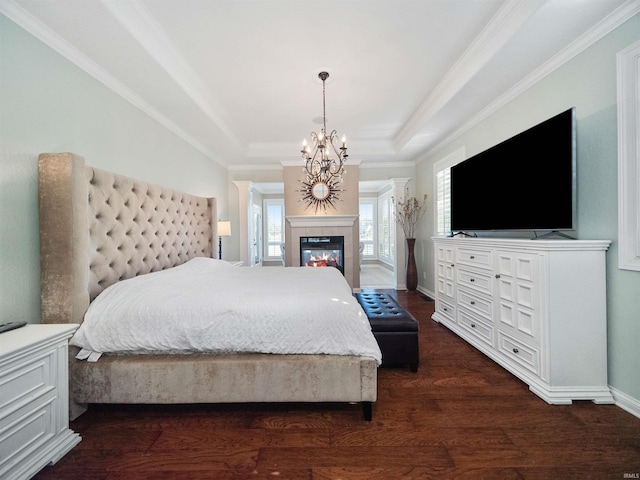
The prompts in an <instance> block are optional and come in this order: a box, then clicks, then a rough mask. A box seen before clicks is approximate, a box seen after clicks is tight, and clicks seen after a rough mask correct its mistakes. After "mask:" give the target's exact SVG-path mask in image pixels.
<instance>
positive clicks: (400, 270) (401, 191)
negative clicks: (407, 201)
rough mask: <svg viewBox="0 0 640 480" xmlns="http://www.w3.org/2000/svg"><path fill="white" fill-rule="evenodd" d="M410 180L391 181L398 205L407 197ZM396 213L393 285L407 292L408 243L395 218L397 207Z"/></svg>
mask: <svg viewBox="0 0 640 480" xmlns="http://www.w3.org/2000/svg"><path fill="white" fill-rule="evenodd" d="M409 180H411V179H410V178H392V179H391V184H392V188H393V190H392V192H393V193H392V195H393V200H394V203H395V204H397V203H398V200H401V199H404V198H405V196H406V193H405V190H406V187H407V183H409ZM393 211H394V217H393V221H394V224H395V226H396V228H395V235H396V241H395V245H396V251H395V252H394V257H393V274H394V279H393V283H394V284H395V286H396V287H395V288H396V290H406V288H407V285H406V282H405V278H406V275H405V272H406V270H407V265H406V264H407V258H406V255H407V253H406V251H407V241H406V240H405V238H404V231H403V230H402V226H401V225H398V222H396V221H395V220H396V217H395V205H394V208H393Z"/></svg>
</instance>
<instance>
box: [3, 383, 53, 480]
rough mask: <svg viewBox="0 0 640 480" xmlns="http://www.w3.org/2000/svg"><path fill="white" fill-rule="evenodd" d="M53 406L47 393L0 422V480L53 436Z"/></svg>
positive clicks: (51, 393) (49, 394) (51, 392)
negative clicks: (0, 454)
mask: <svg viewBox="0 0 640 480" xmlns="http://www.w3.org/2000/svg"><path fill="white" fill-rule="evenodd" d="M55 402H56V396H55V391H54V390H51V391H49V392H47V393H46V394H44V395H42V396H40V397H38V398H37V399H35V400H34V401H32V402H30V403H29V404H27V405H25V406H24V407H22V408H20V409H19V410H17V411H15V412H14V413H13V414H11V415H9V416H8V417H4V418H2V419H1V420H0V451H1V452H2V456H1V457H0V477H2V476H3V475H4V473H6V472H9V471H11V470H12V469H13V468H14V467H16V466H17V465H19V464H20V463H22V462H23V461H25V460H28V459H29V458H30V457H32V456H33V455H34V454H36V452H38V451H39V450H40V449H41V448H42V447H43V446H44V445H46V444H47V442H50V441H51V440H52V439H53V438H54V437H55V436H56V434H57V432H56V418H55V408H54V407H55V405H56V403H55Z"/></svg>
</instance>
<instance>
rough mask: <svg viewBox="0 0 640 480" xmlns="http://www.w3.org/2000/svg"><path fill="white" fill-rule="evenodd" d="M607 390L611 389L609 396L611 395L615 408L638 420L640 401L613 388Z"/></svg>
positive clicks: (639, 416)
mask: <svg viewBox="0 0 640 480" xmlns="http://www.w3.org/2000/svg"><path fill="white" fill-rule="evenodd" d="M609 388H610V389H611V394H612V395H613V399H614V400H615V402H616V406H618V407H620V408H621V409H623V410H625V411H627V412H629V413H630V414H631V415H633V416H634V417H638V418H640V400H638V399H636V398H633V397H631V396H629V395H627V394H626V393H624V392H621V391H620V390H617V389H615V388H613V387H609Z"/></svg>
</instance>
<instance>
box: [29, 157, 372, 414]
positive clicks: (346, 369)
mask: <svg viewBox="0 0 640 480" xmlns="http://www.w3.org/2000/svg"><path fill="white" fill-rule="evenodd" d="M38 191H39V194H38V207H39V224H40V267H41V321H42V323H75V324H78V325H80V328H79V329H78V331H77V332H76V336H74V339H75V341H74V339H72V345H71V347H70V355H69V358H70V360H69V390H70V418H71V419H75V418H77V417H78V416H79V415H81V414H82V413H83V412H84V411H86V409H87V407H88V405H89V404H92V403H123V404H130V403H144V404H174V403H245V402H349V403H356V402H357V403H360V404H361V405H362V411H363V415H364V418H365V419H366V420H371V418H372V410H373V409H372V405H373V403H374V402H375V401H376V396H377V368H378V365H379V364H380V353H379V349H377V344H375V347H371V344H370V340H371V339H373V341H374V342H375V339H374V337H373V334H372V333H371V331H370V329H369V330H367V332H365V333H364V334H363V333H362V331H361V330H358V331H357V332H356V334H357V335H360V336H362V337H363V338H364V339H365V340H364V343H365V344H367V348H365V349H364V350H362V349H355V350H353V351H349V350H347V351H343V350H340V348H339V347H336V346H333V347H326V346H322V347H313V348H316V350H317V351H315V350H313V349H312V350H304V353H302V352H303V351H302V350H296V349H295V348H294V350H292V351H289V350H284V349H285V348H289V347H282V346H279V347H277V348H276V347H273V348H271V347H270V348H266V349H263V348H246V347H245V346H242V345H240V346H239V347H238V346H230V345H228V344H227V345H226V346H225V347H224V348H218V347H216V348H209V347H207V348H203V349H202V350H191V349H189V347H186V349H181V348H177V349H174V348H173V347H165V349H164V350H163V349H159V348H157V347H156V346H148V347H147V346H145V347H144V348H133V347H132V348H131V351H115V352H108V351H101V349H102V348H103V347H100V346H98V347H94V346H92V345H89V348H84V352H83V351H82V350H83V348H81V347H82V345H83V344H82V339H81V340H77V338H76V337H77V336H78V335H79V333H80V332H81V331H83V330H84V327H87V328H88V325H89V321H87V322H88V323H87V325H84V324H83V322H84V321H85V318H91V317H90V316H89V314H88V311H89V310H90V307H91V309H92V310H93V309H94V307H95V306H96V305H98V303H99V302H98V301H97V299H100V298H101V297H103V295H102V294H103V293H104V297H105V298H106V296H107V295H108V294H109V293H108V292H111V291H114V290H117V289H121V288H122V289H125V290H126V288H125V286H128V285H134V284H135V283H134V282H139V281H140V280H141V279H142V280H144V281H146V280H147V279H151V278H157V277H161V276H162V275H165V277H162V278H167V276H169V275H173V274H177V272H187V273H186V274H184V273H183V274H182V277H181V278H197V275H195V274H194V273H193V270H189V269H192V268H194V267H193V266H194V265H197V266H198V267H199V268H203V269H210V268H215V269H216V273H215V274H213V277H214V278H215V277H218V278H219V277H220V276H221V275H228V276H229V278H231V277H232V276H239V275H247V277H242V278H241V279H240V282H248V281H249V280H248V275H250V274H251V272H254V273H258V274H259V275H262V276H263V277H264V275H265V274H266V271H268V270H269V267H264V268H248V267H233V266H230V265H228V264H224V265H223V264H222V263H221V261H220V260H215V259H212V257H214V256H215V250H216V249H215V245H216V241H217V232H216V225H217V222H216V218H217V215H216V201H215V199H214V198H202V197H196V196H193V195H188V194H185V193H182V192H177V191H173V190H170V189H167V188H163V187H159V186H156V185H151V184H148V183H145V182H142V181H138V180H134V179H132V178H129V177H125V176H122V175H117V174H114V173H110V172H106V171H103V170H100V169H96V168H92V167H90V166H88V165H86V164H85V162H84V159H83V158H82V157H80V156H78V155H75V154H72V153H55V154H41V155H40V156H39V159H38ZM220 269H222V270H220ZM229 269H232V270H229ZM277 270H281V271H282V272H286V271H291V273H293V272H298V273H300V271H302V270H306V271H307V272H306V273H308V271H309V270H334V269H310V268H303V267H300V268H291V267H287V268H280V269H277ZM240 271H242V272H240ZM260 271H261V272H260ZM220 272H222V273H220ZM272 272H275V270H272ZM331 273H334V272H331ZM198 275H199V274H198ZM314 277H315V276H314ZM330 280H331V282H332V283H333V282H334V281H335V283H336V284H340V282H343V283H344V285H347V287H348V284H347V282H346V281H345V280H344V279H343V278H341V277H340V278H338V279H337V280H336V279H335V278H332V279H330ZM261 281H262V282H263V284H264V285H268V284H270V283H273V282H269V281H268V278H262V280H261ZM291 281H292V282H293V283H299V284H303V282H306V280H300V279H295V280H291ZM315 281H318V280H317V278H316V280H315ZM322 281H325V283H326V279H325V280H322ZM202 283H203V282H200V284H202ZM230 284H231V282H230V281H229V282H223V283H222V284H220V283H219V282H218V283H215V284H212V285H211V286H210V288H209V290H205V289H201V288H199V287H198V288H193V287H188V288H189V291H193V290H203V292H204V293H203V292H200V295H208V293H206V292H210V293H211V298H214V295H215V294H220V295H221V297H219V298H222V299H224V297H225V296H230V295H231V294H232V293H233V295H238V294H241V293H246V292H238V290H239V289H240V288H238V287H231V286H229V285H230ZM274 284H275V283H274ZM196 285H198V283H196ZM139 288H140V287H139V284H135V287H134V288H133V291H134V292H138V291H141V290H139ZM339 288H342V291H340V292H338V293H336V292H333V293H331V295H332V299H329V300H327V301H333V302H334V303H344V304H345V305H347V304H348V305H349V308H352V304H351V302H352V301H353V302H356V301H355V299H354V298H353V297H352V296H351V295H350V290H349V291H348V293H349V295H344V288H343V286H341V287H339ZM129 290H130V291H131V290H132V289H130V288H129ZM259 290H262V289H260V288H257V287H252V291H251V295H250V296H246V297H245V298H251V302H243V303H252V304H253V305H254V307H255V305H258V304H259V303H260V300H259V298H258V297H257V296H258V295H259ZM264 290H265V292H266V293H267V294H268V295H270V296H271V300H273V298H276V297H274V292H272V291H271V290H270V289H268V288H265V289H264ZM318 290H319V289H318V288H316V287H315V286H313V284H310V288H309V291H313V292H316V296H319V295H320V294H319V293H318ZM320 290H322V289H320ZM338 295H340V299H339V300H340V302H336V297H337V296H338ZM133 296H134V297H135V295H133ZM161 296H162V295H160V297H161ZM343 297H344V298H343ZM200 298H203V297H200ZM216 298H217V297H216ZM238 298H242V297H238ZM134 300H135V299H134ZM222 301H223V300H220V301H212V302H211V303H212V304H217V303H220V302H222ZM265 301H266V297H265ZM280 302H281V304H282V305H284V304H286V303H287V302H282V299H280ZM157 303H158V304H160V303H161V302H157ZM195 303H206V302H199V301H198V302H195ZM236 303H238V302H236ZM356 305H357V302H356ZM159 308H160V307H159ZM265 308H267V309H268V312H269V313H270V316H272V317H274V318H275V317H280V316H281V315H280V314H279V313H278V312H280V310H278V309H276V308H275V307H265ZM357 308H358V309H360V310H358V313H357V315H358V317H360V313H362V315H364V312H362V310H361V308H360V307H359V305H358V306H357ZM125 310H126V308H125ZM314 310H319V311H322V310H323V308H314ZM254 311H255V308H254ZM352 311H353V310H352ZM265 312H267V310H265ZM274 312H275V313H274ZM254 313H255V312H254ZM156 314H157V311H156ZM180 315H181V316H180ZM238 315H240V314H238ZM283 315H284V313H283ZM283 315H282V316H283ZM288 315H295V312H288ZM299 315H300V318H301V321H300V322H298V325H299V326H302V325H303V324H307V323H309V324H312V323H313V322H312V321H311V320H309V321H306V320H307V317H306V316H305V315H306V313H304V311H303V312H301V313H299ZM327 315H331V316H334V315H333V314H327ZM110 316H111V317H114V318H115V317H116V316H118V315H109V314H108V313H107V314H104V312H103V317H104V318H109V317H110ZM192 316H194V315H193V314H192V312H191V311H188V310H187V311H185V310H184V309H183V310H180V312H179V314H178V323H177V325H179V324H180V323H181V320H180V319H185V320H186V318H187V317H189V318H191V317H192ZM266 316H268V315H266ZM216 318H219V317H216ZM234 318H235V317H234ZM254 318H258V317H254ZM365 318H366V316H365ZM227 320H228V319H227ZM236 320H237V319H236ZM254 321H255V320H250V321H248V322H247V323H248V324H249V325H253V324H252V323H251V322H254ZM222 323H224V322H222ZM227 323H228V324H229V325H232V328H235V326H234V325H237V324H235V323H233V322H230V321H227ZM256 325H257V323H256ZM292 325H295V324H292ZM200 327H201V328H202V325H200ZM109 328H112V330H111V332H115V331H119V329H120V327H109ZM172 328H174V327H172ZM216 328H223V327H222V326H219V325H218V326H217V327H216ZM260 328H263V329H267V330H264V332H268V331H269V330H268V328H272V327H269V326H268V325H267V326H263V327H260ZM278 328H280V331H282V328H283V327H282V326H280V327H278ZM287 328H290V327H287ZM315 328H316V331H317V329H318V326H317V325H316V327H315ZM354 328H355V327H354ZM106 331H109V330H108V328H107V330H106ZM172 331H173V330H172ZM220 331H222V330H220ZM255 331H258V328H257V327H256V329H254V332H255ZM104 332H105V330H103V331H102V333H103V334H104ZM264 332H263V333H264ZM271 333H272V334H270V335H266V334H264V335H263V337H262V338H261V341H264V337H278V338H279V335H277V334H273V331H272V332H271ZM103 334H99V333H98V337H102V336H104V335H103ZM306 334H307V335H309V333H308V332H307V333H306ZM93 335H94V338H96V337H95V335H96V333H95V331H94V334H93ZM256 335H258V334H256ZM369 335H370V336H371V338H369V337H368V336H369ZM220 336H225V335H220ZM337 336H342V334H339V335H337ZM233 337H234V335H232V334H229V333H227V334H226V337H225V338H227V339H231V338H233ZM317 337H318V338H320V339H322V333H321V334H318V335H317ZM325 337H326V338H325V340H332V332H330V331H326V332H325ZM85 340H86V339H85ZM291 340H292V342H293V343H295V340H296V337H295V335H291ZM263 343H264V342H263ZM301 343H309V342H308V341H303V342H301ZM321 343H322V342H321ZM325 343H329V344H331V343H333V342H332V341H329V342H325ZM347 343H348V342H347ZM92 352H93V355H91V360H96V361H88V360H87V359H80V358H76V356H79V357H81V358H82V357H86V356H87V355H90V354H92ZM307 352H309V353H307ZM96 353H97V355H96ZM78 354H80V355H78Z"/></svg>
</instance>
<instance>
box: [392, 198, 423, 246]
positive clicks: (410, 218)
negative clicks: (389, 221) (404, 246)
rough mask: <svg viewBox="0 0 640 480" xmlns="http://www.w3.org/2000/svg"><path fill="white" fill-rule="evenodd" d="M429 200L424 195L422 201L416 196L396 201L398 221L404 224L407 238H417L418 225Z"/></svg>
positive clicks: (403, 227) (403, 228)
mask: <svg viewBox="0 0 640 480" xmlns="http://www.w3.org/2000/svg"><path fill="white" fill-rule="evenodd" d="M426 202H427V195H426V194H425V195H424V197H422V202H420V201H418V199H417V198H416V197H408V198H407V199H406V200H398V202H397V203H396V222H397V223H398V224H399V225H402V231H403V232H404V236H405V238H416V227H417V225H418V222H419V221H420V218H421V217H422V215H424V212H425V210H424V206H425V203H426Z"/></svg>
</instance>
